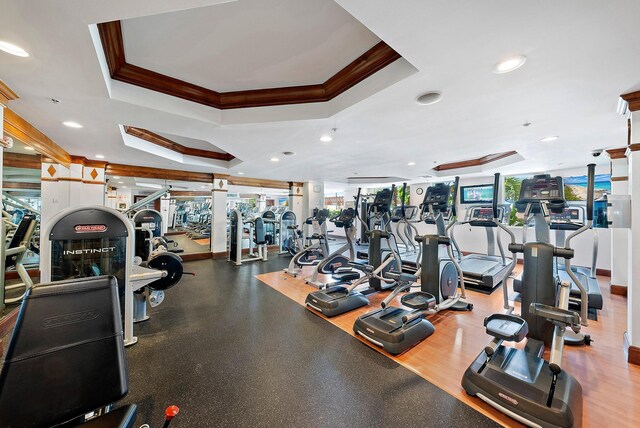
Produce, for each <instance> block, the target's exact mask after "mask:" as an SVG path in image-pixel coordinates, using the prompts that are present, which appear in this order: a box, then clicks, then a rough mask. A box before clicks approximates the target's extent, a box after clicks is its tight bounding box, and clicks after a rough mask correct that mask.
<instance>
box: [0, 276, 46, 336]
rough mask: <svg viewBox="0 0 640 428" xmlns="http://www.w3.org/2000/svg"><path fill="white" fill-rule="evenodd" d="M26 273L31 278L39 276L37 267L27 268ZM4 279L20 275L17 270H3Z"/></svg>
mask: <svg viewBox="0 0 640 428" xmlns="http://www.w3.org/2000/svg"><path fill="white" fill-rule="evenodd" d="M27 273H28V274H29V277H31V278H38V277H39V276H40V270H39V269H27ZM4 279H9V280H13V279H20V276H19V275H18V272H16V271H15V270H9V271H7V272H5V274H4ZM0 337H2V334H1V332H0Z"/></svg>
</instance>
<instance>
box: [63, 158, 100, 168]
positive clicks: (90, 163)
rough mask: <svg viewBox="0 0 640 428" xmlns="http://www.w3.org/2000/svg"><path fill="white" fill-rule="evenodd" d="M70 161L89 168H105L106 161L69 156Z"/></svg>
mask: <svg viewBox="0 0 640 428" xmlns="http://www.w3.org/2000/svg"><path fill="white" fill-rule="evenodd" d="M71 163H75V164H77V165H82V166H86V167H89V168H106V167H107V163H108V162H107V161H101V160H93V159H87V158H85V157H84V156H73V155H72V156H71Z"/></svg>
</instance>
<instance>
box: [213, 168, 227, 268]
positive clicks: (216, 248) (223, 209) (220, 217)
mask: <svg viewBox="0 0 640 428" xmlns="http://www.w3.org/2000/svg"><path fill="white" fill-rule="evenodd" d="M222 177H224V178H222ZM222 177H220V178H219V177H216V176H215V175H214V179H213V189H212V194H211V252H212V253H213V254H214V257H215V256H216V254H218V255H222V254H226V252H227V192H228V185H227V176H222Z"/></svg>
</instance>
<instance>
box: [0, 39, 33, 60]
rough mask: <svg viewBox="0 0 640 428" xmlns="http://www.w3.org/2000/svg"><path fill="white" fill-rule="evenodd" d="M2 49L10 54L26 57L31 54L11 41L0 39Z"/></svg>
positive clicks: (0, 48)
mask: <svg viewBox="0 0 640 428" xmlns="http://www.w3.org/2000/svg"><path fill="white" fill-rule="evenodd" d="M0 50H2V51H5V52H6V53H8V54H11V55H15V56H19V57H22V58H26V57H28V56H29V52H27V51H25V50H24V49H22V48H21V47H19V46H16V45H14V44H12V43H9V42H3V41H2V40H0Z"/></svg>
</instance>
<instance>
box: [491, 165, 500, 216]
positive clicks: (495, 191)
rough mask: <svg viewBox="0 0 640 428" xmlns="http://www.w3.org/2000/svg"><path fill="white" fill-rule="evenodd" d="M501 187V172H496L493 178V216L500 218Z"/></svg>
mask: <svg viewBox="0 0 640 428" xmlns="http://www.w3.org/2000/svg"><path fill="white" fill-rule="evenodd" d="M499 187H500V173H499V172H496V174H495V176H494V178H493V206H492V208H493V218H498V188H499Z"/></svg>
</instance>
